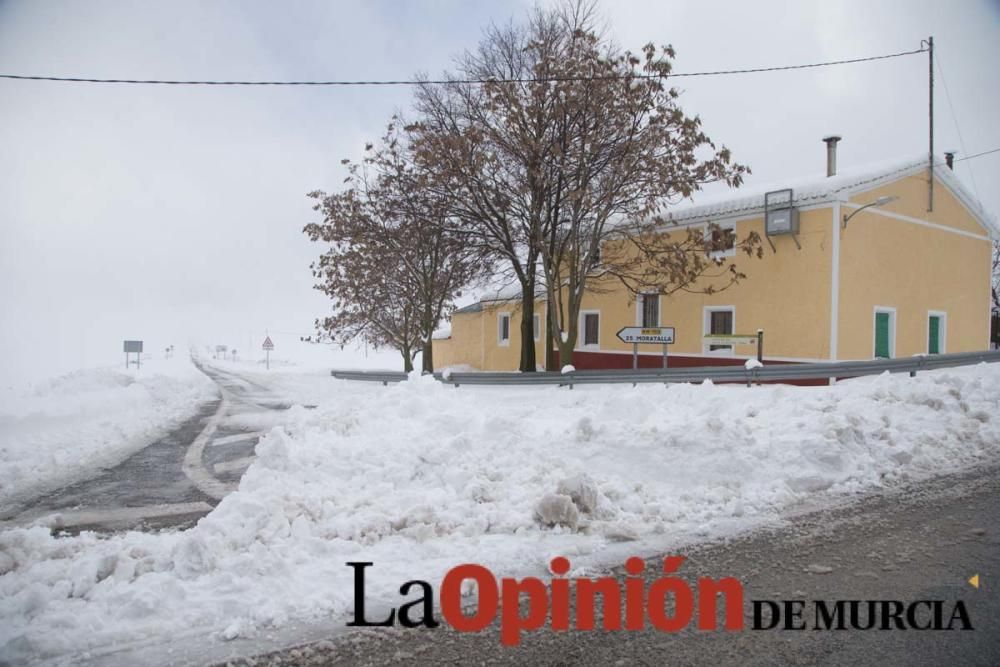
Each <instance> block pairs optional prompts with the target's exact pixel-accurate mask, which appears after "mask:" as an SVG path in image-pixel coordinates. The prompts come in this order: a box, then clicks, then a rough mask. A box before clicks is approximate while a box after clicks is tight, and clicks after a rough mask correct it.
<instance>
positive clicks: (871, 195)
mask: <svg viewBox="0 0 1000 667" xmlns="http://www.w3.org/2000/svg"><path fill="white" fill-rule="evenodd" d="M883 195H899V196H900V200H898V201H897V202H893V203H891V204H888V205H886V206H885V207H883V208H881V209H866V210H864V211H862V212H860V213H858V214H857V215H855V216H854V217H853V218H851V220H850V222H849V223H848V225H847V228H846V229H844V230H843V231H842V232H841V240H840V252H841V269H840V309H839V323H838V347H839V351H838V357H839V358H840V359H870V358H872V356H873V354H874V318H875V308H876V307H885V308H892V309H895V355H894V356H897V357H905V356H911V355H914V354H923V353H926V352H927V343H928V328H927V327H928V316H929V313H928V311H940V312H944V313H946V319H945V337H944V338H945V340H944V343H945V345H944V348H943V350H942V351H943V352H969V351H974V350H985V349H988V339H989V298H990V291H989V285H990V248H991V244H990V240H989V238H988V236H987V232H986V230H984V229H983V228H982V227H981V226H980V225H979V224H978V223H977V222H976V221H975V219H974V218H973V217H972V216H971V215H970V214H969V213H968V211H967V210H966V209H965V208H964V206H962V204H961V203H960V202H959V201H958V200H957V199H956V198H955V197H954V195H952V194H951V192H950V191H949V190H948V189H947V188H945V187H944V186H943V185H941V184H940V183H938V184H937V185H936V187H935V191H934V200H935V201H934V211H933V212H930V213H929V212H927V210H926V209H927V181H926V179H924V178H919V177H911V178H906V179H901V180H900V181H897V182H895V183H891V184H889V185H887V186H884V187H881V188H878V189H875V190H872V191H869V192H866V193H862V194H859V195H856V196H855V197H853V198H852V200H851V201H852V202H855V203H858V204H864V203H867V202H870V201H874V200H875V199H877V198H878V197H881V196H883ZM853 210H854V209H853V208H850V207H847V206H845V207H844V213H848V214H849V213H850V212H851V211H853ZM893 215H903V216H907V217H909V218H913V219H915V220H924V221H927V222H930V223H932V224H934V225H940V226H941V227H944V229H940V228H936V227H930V226H927V225H921V224H915V223H914V222H913V221H907V220H903V219H899V218H897V217H892V216H893ZM948 230H954V231H948ZM956 231H957V232H962V233H955V232H956Z"/></svg>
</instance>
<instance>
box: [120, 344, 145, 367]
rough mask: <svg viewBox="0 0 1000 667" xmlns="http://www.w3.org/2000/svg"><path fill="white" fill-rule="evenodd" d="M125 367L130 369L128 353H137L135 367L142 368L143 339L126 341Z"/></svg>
mask: <svg viewBox="0 0 1000 667" xmlns="http://www.w3.org/2000/svg"><path fill="white" fill-rule="evenodd" d="M124 347H125V368H126V369H128V363H129V362H128V355H129V354H132V353H135V367H136V368H142V341H141V340H127V341H125V345H124Z"/></svg>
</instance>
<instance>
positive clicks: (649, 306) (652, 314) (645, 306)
mask: <svg viewBox="0 0 1000 667" xmlns="http://www.w3.org/2000/svg"><path fill="white" fill-rule="evenodd" d="M640 299H641V306H642V311H641V312H642V317H641V319H640V320H639V325H640V326H643V327H658V326H660V295H659V294H643V295H641V297H640Z"/></svg>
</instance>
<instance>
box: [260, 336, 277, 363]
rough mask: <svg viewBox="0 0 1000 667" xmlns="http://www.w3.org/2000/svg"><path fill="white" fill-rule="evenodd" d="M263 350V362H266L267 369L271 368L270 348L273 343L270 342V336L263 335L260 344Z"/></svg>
mask: <svg viewBox="0 0 1000 667" xmlns="http://www.w3.org/2000/svg"><path fill="white" fill-rule="evenodd" d="M261 348H262V349H263V350H264V363H265V364H266V368H267V370H271V350H273V349H274V343H273V342H271V337H270V336H267V335H265V336H264V344H263V345H261Z"/></svg>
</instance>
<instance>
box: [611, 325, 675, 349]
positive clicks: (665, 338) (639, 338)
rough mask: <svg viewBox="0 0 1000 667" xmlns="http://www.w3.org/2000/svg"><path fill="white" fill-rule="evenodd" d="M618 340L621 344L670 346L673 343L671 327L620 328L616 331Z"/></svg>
mask: <svg viewBox="0 0 1000 667" xmlns="http://www.w3.org/2000/svg"><path fill="white" fill-rule="evenodd" d="M618 339H619V340H621V341H622V342H623V343H632V344H633V345H635V344H639V343H655V344H659V345H672V344H673V342H674V328H673V327H622V328H621V329H619V330H618Z"/></svg>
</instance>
